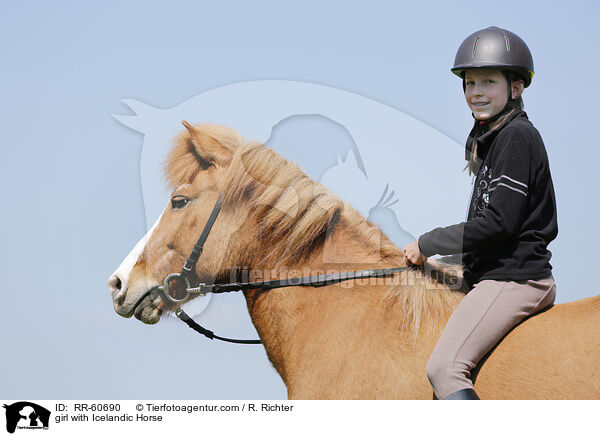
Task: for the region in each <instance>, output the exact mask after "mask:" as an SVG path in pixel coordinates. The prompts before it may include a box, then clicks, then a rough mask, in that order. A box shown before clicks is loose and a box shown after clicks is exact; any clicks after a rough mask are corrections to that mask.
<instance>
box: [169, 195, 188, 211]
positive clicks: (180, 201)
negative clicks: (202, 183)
mask: <svg viewBox="0 0 600 436" xmlns="http://www.w3.org/2000/svg"><path fill="white" fill-rule="evenodd" d="M189 202H190V199H189V198H187V197H184V196H183V195H178V196H177V197H173V198H172V199H171V208H173V209H183V208H184V207H185V205H186V204H188V203H189Z"/></svg>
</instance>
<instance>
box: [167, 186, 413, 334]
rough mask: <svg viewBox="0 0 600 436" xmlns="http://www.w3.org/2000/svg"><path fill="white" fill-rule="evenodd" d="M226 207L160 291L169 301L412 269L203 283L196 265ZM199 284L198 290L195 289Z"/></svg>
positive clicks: (180, 315)
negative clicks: (194, 296) (181, 267)
mask: <svg viewBox="0 0 600 436" xmlns="http://www.w3.org/2000/svg"><path fill="white" fill-rule="evenodd" d="M222 204H223V198H222V196H219V198H218V199H217V202H216V203H215V206H214V207H213V210H212V212H211V214H210V216H209V217H208V221H207V222H206V225H205V226H204V229H203V230H202V233H201V234H200V237H199V238H198V241H197V242H196V244H195V245H194V248H193V249H192V252H191V254H190V256H189V257H188V258H187V260H186V261H185V264H184V265H183V269H182V270H181V272H180V273H173V274H169V275H168V276H167V277H166V278H165V280H164V282H163V284H162V285H160V286H158V287H157V289H158V290H159V291H161V292H162V293H163V294H164V295H165V297H166V298H167V299H169V300H170V301H172V302H175V303H181V302H183V301H186V300H187V298H188V297H189V295H190V294H199V295H206V294H207V293H213V294H221V293H225V292H236V291H243V290H249V289H277V288H285V287H290V286H312V287H322V286H329V285H333V284H336V283H340V282H343V281H347V280H355V279H365V278H380V277H388V276H391V275H393V274H396V273H399V272H401V271H406V270H408V269H411V268H412V267H410V266H405V267H399V268H383V269H369V270H360V271H346V272H339V273H332V274H321V275H314V276H306V277H296V278H291V279H281V280H269V281H262V282H229V283H212V284H208V283H200V280H199V278H198V275H197V274H196V264H197V263H198V259H200V256H201V255H202V251H203V250H204V243H205V242H206V239H207V238H208V235H209V234H210V231H211V229H212V227H213V225H214V223H215V221H216V219H217V216H218V215H219V212H220V211H221V205H222ZM192 283H197V286H192ZM175 316H177V318H179V319H180V320H182V321H183V322H185V323H186V324H187V325H188V327H190V328H191V329H193V330H195V331H197V332H198V333H201V334H203V335H204V336H206V337H207V338H209V339H211V340H212V339H218V340H220V341H225V342H232V343H236V344H260V343H261V341H260V340H259V339H230V338H224V337H221V336H217V335H215V334H214V333H213V332H212V331H210V330H207V329H205V328H204V327H202V326H201V325H199V324H198V323H196V322H195V321H194V320H193V319H192V318H191V317H190V316H189V315H188V314H187V313H185V312H184V311H183V309H181V308H180V309H178V310H177V311H176V312H175Z"/></svg>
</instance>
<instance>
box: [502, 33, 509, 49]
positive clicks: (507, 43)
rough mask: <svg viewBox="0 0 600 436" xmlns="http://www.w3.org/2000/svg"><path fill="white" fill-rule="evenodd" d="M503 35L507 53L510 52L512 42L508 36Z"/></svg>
mask: <svg viewBox="0 0 600 436" xmlns="http://www.w3.org/2000/svg"><path fill="white" fill-rule="evenodd" d="M502 34H503V35H504V42H506V51H510V41H509V39H508V35H507V34H506V33H504V32H502Z"/></svg>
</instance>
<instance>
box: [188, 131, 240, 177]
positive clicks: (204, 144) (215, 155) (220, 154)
mask: <svg viewBox="0 0 600 436" xmlns="http://www.w3.org/2000/svg"><path fill="white" fill-rule="evenodd" d="M181 124H183V125H184V126H185V128H186V129H187V130H188V132H189V134H190V144H191V145H192V146H193V147H194V151H195V152H196V153H197V154H198V155H199V156H200V157H201V158H202V159H204V160H205V161H207V162H209V163H211V164H215V165H216V166H221V167H223V166H228V165H229V163H230V162H231V158H232V156H233V150H232V149H231V147H230V146H229V145H227V144H225V143H223V142H221V141H219V140H218V139H217V138H215V137H214V136H211V135H210V134H208V133H207V132H205V131H203V130H202V129H199V128H196V127H194V126H192V125H191V124H190V123H188V122H187V121H182V122H181Z"/></svg>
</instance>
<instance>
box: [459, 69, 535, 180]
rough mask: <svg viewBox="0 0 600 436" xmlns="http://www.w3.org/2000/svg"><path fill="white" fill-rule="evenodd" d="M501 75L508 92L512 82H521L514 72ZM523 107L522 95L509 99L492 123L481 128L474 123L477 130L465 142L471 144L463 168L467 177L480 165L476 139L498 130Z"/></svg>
mask: <svg viewBox="0 0 600 436" xmlns="http://www.w3.org/2000/svg"><path fill="white" fill-rule="evenodd" d="M502 74H504V77H505V78H506V83H507V86H508V87H509V90H510V86H511V85H512V83H513V82H514V81H517V80H523V78H522V77H521V75H520V74H517V73H515V72H514V71H510V70H504V71H502ZM463 83H464V75H463ZM463 86H464V85H463ZM524 107H525V104H524V103H523V97H522V95H519V96H518V97H517V98H515V99H514V100H513V99H510V100H508V101H507V102H506V106H504V108H503V109H502V112H501V113H502V115H500V117H499V118H498V119H496V120H494V121H492V122H491V123H485V124H483V125H481V126H479V125H478V124H477V120H476V121H475V122H476V124H475V125H476V126H477V127H478V128H477V129H476V131H475V133H474V135H473V136H469V139H468V140H467V141H472V142H473V143H472V145H471V158H470V159H469V162H468V163H467V166H466V167H465V169H469V175H473V174H475V173H476V172H477V171H478V170H479V166H480V165H481V158H480V157H479V156H477V138H478V137H479V136H481V135H483V134H484V133H486V132H488V131H490V130H493V129H498V128H500V126H502V125H503V124H504V121H506V118H508V116H509V115H510V114H511V113H513V112H514V111H515V110H522V109H523V108H524Z"/></svg>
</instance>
